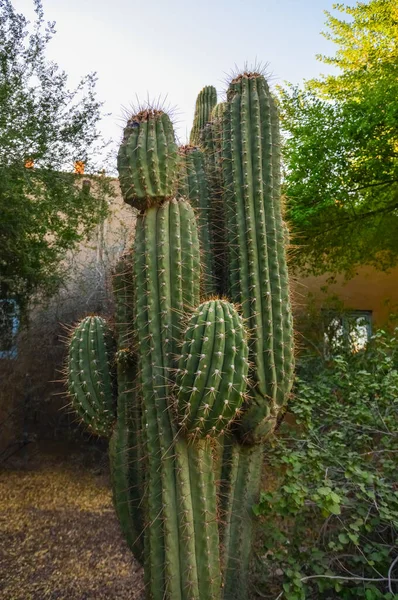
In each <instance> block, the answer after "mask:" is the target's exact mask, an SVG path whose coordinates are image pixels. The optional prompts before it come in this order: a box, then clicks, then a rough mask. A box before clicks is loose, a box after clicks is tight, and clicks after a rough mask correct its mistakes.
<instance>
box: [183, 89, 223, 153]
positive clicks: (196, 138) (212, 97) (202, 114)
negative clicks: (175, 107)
mask: <svg viewBox="0 0 398 600" xmlns="http://www.w3.org/2000/svg"><path fill="white" fill-rule="evenodd" d="M216 104H217V91H216V88H215V87H213V86H212V85H206V86H205V87H204V88H203V89H202V90H201V91H200V92H199V95H198V97H197V99H196V105H195V114H194V118H193V126H192V131H191V135H190V138H189V143H190V144H191V146H199V145H200V132H201V130H202V129H203V127H204V126H205V125H206V123H208V122H209V121H210V119H211V112H212V110H213V108H214V107H215V105H216Z"/></svg>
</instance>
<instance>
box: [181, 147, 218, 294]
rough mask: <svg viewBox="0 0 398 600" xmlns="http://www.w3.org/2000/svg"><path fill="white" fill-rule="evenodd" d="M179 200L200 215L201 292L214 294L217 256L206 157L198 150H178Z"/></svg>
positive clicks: (182, 148) (186, 148) (189, 148)
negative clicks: (183, 201)
mask: <svg viewBox="0 0 398 600" xmlns="http://www.w3.org/2000/svg"><path fill="white" fill-rule="evenodd" d="M179 157H180V164H179V175H178V190H177V197H180V198H186V199H187V200H189V202H190V204H191V206H192V207H193V208H194V209H195V211H196V214H197V224H198V232H199V242H200V249H201V265H202V291H203V294H204V295H205V296H209V295H211V294H212V293H213V292H214V285H215V281H214V253H213V250H214V249H213V243H212V236H211V229H210V228H211V225H210V217H211V214H210V211H211V206H210V189H209V184H208V181H207V178H206V173H205V162H204V154H203V152H201V150H199V148H196V147H195V146H181V147H180V148H179Z"/></svg>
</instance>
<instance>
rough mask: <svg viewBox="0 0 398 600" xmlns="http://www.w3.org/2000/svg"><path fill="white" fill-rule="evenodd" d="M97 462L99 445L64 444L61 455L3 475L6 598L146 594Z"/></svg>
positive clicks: (0, 562) (1, 566) (0, 505)
mask: <svg viewBox="0 0 398 600" xmlns="http://www.w3.org/2000/svg"><path fill="white" fill-rule="evenodd" d="M82 456H83V457H84V458H83V459H82ZM98 461H99V455H98V454H97V455H96V456H93V451H91V453H89V454H87V449H86V453H85V454H82V453H81V449H79V450H78V451H76V447H75V446H73V447H72V448H70V447H67V448H66V447H65V446H62V452H61V454H60V453H59V447H58V446H57V445H55V446H52V447H51V448H48V447H47V448H46V449H43V448H39V449H38V451H37V452H35V453H33V454H32V451H31V450H30V452H29V454H28V455H25V456H23V457H20V456H19V457H18V459H17V460H15V458H14V459H13V460H12V463H11V461H9V464H8V465H7V468H6V469H3V471H2V472H1V473H0V538H1V550H0V598H2V599H3V598H4V600H45V599H46V600H47V599H51V600H55V599H57V600H94V599H95V600H101V599H105V598H106V599H107V600H116V599H117V600H124V599H129V600H130V599H131V600H141V598H142V586H143V581H142V573H141V569H140V567H139V566H138V565H137V563H136V562H135V561H134V559H133V558H132V555H131V553H130V551H129V550H128V548H127V546H126V544H125V543H124V540H123V539H122V536H121V534H120V532H119V526H118V523H117V520H116V517H115V514H114V510H113V507H112V499H111V494H110V489H109V482H108V480H107V468H106V467H105V464H106V463H105V461H104V460H103V459H101V464H102V468H101V465H100V466H98Z"/></svg>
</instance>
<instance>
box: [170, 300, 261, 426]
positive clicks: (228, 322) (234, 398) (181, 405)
mask: <svg viewBox="0 0 398 600" xmlns="http://www.w3.org/2000/svg"><path fill="white" fill-rule="evenodd" d="M247 356H248V347H247V342H246V333H245V330H244V328H243V325H242V317H240V315H238V313H237V311H236V310H235V308H234V306H233V305H232V304H230V303H229V302H226V301H224V300H210V301H208V302H205V303H203V304H201V305H200V306H199V308H198V309H197V310H196V311H195V313H194V314H193V316H192V317H191V319H190V321H189V324H188V328H187V330H186V334H185V340H184V345H183V348H182V356H181V359H180V364H179V369H178V371H179V375H178V377H177V386H178V395H177V398H178V412H179V417H180V421H181V425H182V426H183V427H184V428H185V429H186V430H187V431H188V432H189V433H191V434H193V436H194V437H205V436H219V435H220V434H223V433H224V432H225V430H227V429H228V427H229V426H230V424H231V423H232V421H233V420H234V419H235V418H236V417H237V416H238V415H239V413H240V407H241V405H242V402H243V399H244V391H245V389H246V383H247V372H248V367H249V365H248V360H247Z"/></svg>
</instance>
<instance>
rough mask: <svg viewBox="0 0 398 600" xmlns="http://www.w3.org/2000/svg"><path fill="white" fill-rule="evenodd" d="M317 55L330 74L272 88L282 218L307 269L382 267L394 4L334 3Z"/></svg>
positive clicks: (392, 124) (390, 199)
mask: <svg viewBox="0 0 398 600" xmlns="http://www.w3.org/2000/svg"><path fill="white" fill-rule="evenodd" d="M334 8H335V9H337V10H338V11H339V12H340V13H345V14H347V15H348V16H349V20H342V19H339V18H337V17H335V16H333V15H331V14H330V13H326V14H327V25H328V27H329V31H328V32H327V33H326V34H324V35H325V37H327V38H328V39H329V40H331V41H333V42H334V43H336V44H337V45H338V47H339V48H338V50H337V52H336V55H335V56H334V57H331V58H328V57H324V56H318V58H319V60H321V61H322V62H324V63H327V64H331V65H333V66H335V67H337V68H338V69H339V70H340V72H338V73H337V74H332V75H328V76H323V77H321V78H320V79H315V80H312V81H308V82H306V83H305V85H304V87H303V88H299V87H295V86H291V85H289V86H288V87H286V88H285V89H281V90H280V95H279V100H280V108H281V113H282V125H283V128H284V131H285V134H286V137H285V143H284V159H285V167H286V177H285V192H286V195H287V197H288V203H287V218H288V220H289V221H290V223H291V225H292V226H293V231H294V233H295V234H296V240H297V242H298V244H299V250H298V252H297V254H296V264H297V265H298V266H299V267H300V269H301V270H303V271H306V272H312V273H316V274H318V273H322V272H326V271H330V272H334V273H336V272H345V274H346V275H347V276H351V275H352V274H354V273H355V269H356V267H357V266H358V265H364V264H369V265H374V266H375V267H376V268H379V269H387V268H388V267H390V266H393V265H394V264H396V263H397V261H398V235H397V232H398V103H397V97H398V6H397V4H396V2H395V0H370V2H369V3H366V4H365V3H363V2H357V4H356V6H355V7H346V6H344V5H343V4H337V5H335V6H334Z"/></svg>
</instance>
